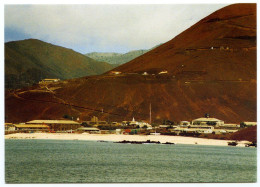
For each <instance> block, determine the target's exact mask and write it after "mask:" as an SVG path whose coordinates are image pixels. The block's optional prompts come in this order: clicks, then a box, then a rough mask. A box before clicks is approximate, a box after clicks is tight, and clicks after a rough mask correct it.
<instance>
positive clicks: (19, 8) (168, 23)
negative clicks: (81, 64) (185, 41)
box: [5, 4, 225, 52]
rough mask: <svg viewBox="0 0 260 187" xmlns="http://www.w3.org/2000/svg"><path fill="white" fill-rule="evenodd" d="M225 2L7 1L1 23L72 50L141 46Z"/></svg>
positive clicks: (167, 37) (163, 39)
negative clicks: (110, 3) (142, 3)
mask: <svg viewBox="0 0 260 187" xmlns="http://www.w3.org/2000/svg"><path fill="white" fill-rule="evenodd" d="M224 6H225V5H220V4H216V5H213V4H211V5H198V4H196V5H187V4H186V5H173V4H171V5H6V6H5V27H7V28H13V29H15V30H18V31H21V32H24V33H26V34H28V35H30V36H31V37H32V38H38V39H41V40H44V41H46V42H51V43H55V44H58V45H62V46H64V47H70V48H73V47H74V48H75V50H82V51H84V50H91V47H90V46H93V51H101V50H105V51H109V49H110V48H111V47H115V46H116V47H117V48H122V50H130V49H141V48H150V47H153V46H155V45H157V44H159V43H162V42H166V41H168V40H170V39H172V38H173V37H174V36H176V35H178V34H179V33H180V32H182V31H183V30H185V29H187V28H188V27H190V26H191V25H193V24H195V23H196V22H197V21H199V20H200V19H202V18H204V17H205V16H207V15H209V14H210V13H212V12H214V11H215V10H217V9H219V8H222V7H224ZM77 46H81V49H78V48H79V47H77ZM84 46H86V47H84ZM116 47H115V48H116ZM85 52H89V51H85ZM125 52H126V51H125Z"/></svg>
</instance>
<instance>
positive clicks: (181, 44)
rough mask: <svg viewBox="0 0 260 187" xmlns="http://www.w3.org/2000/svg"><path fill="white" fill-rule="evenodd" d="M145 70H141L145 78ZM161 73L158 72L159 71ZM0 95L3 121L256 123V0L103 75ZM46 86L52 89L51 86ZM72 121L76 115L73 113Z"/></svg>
mask: <svg viewBox="0 0 260 187" xmlns="http://www.w3.org/2000/svg"><path fill="white" fill-rule="evenodd" d="M114 72H118V74H115V73H114ZM144 72H147V75H143V73H144ZM160 72H164V73H163V74H160ZM48 89H49V90H47V89H46V88H44V87H41V86H40V85H35V86H34V87H31V88H27V89H23V90H16V91H14V92H10V93H6V100H5V101H6V102H5V103H6V120H8V121H9V122H15V121H19V122H22V121H27V120H32V119H58V118H61V117H62V116H64V114H69V115H70V116H74V117H79V118H80V119H81V120H89V119H90V117H91V116H92V115H95V116H97V117H98V118H99V119H103V120H107V121H123V120H130V119H132V118H133V117H135V119H136V120H146V121H149V106H150V104H151V105H152V121H153V122H158V123H160V122H162V121H163V120H165V119H168V120H171V121H181V120H188V121H190V120H192V119H195V118H198V117H202V116H203V115H204V114H205V113H209V114H210V115H211V116H213V117H215V118H218V119H222V120H224V121H225V122H227V123H240V122H242V121H256V4H234V5H230V6H227V7H224V8H222V9H220V10H218V11H216V12H214V13H212V14H211V15H209V16H207V17H206V18H204V19H202V20H201V21H199V22H198V23H196V24H195V25H193V26H192V27H190V28H189V29H187V30H186V31H184V32H182V33H181V34H179V35H178V36H176V37H175V38H173V39H172V40H170V41H169V42H166V43H165V44H162V45H160V46H159V47H157V48H155V49H153V50H151V51H149V52H147V53H145V54H144V55H142V56H139V57H137V58H135V59H133V60H132V61H130V62H128V63H126V64H123V65H121V66H119V67H117V68H115V69H113V70H111V71H109V72H106V73H105V74H103V75H99V76H87V77H82V78H78V79H72V80H67V81H62V82H59V83H56V84H51V85H48ZM50 90H51V91H50ZM74 119H75V118H74Z"/></svg>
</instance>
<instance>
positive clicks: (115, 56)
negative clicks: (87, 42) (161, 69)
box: [85, 45, 159, 66]
mask: <svg viewBox="0 0 260 187" xmlns="http://www.w3.org/2000/svg"><path fill="white" fill-rule="evenodd" d="M158 46H159V45H157V46H155V47H153V48H151V49H141V50H134V51H129V52H128V53H124V54H122V53H98V52H93V53H87V54H85V55H86V56H88V57H90V58H93V59H95V60H98V61H103V62H107V63H109V64H115V66H117V65H121V64H124V63H126V62H129V61H131V60H133V59H135V58H137V57H139V56H141V55H143V54H145V53H146V52H148V51H150V50H152V49H154V48H156V47H158Z"/></svg>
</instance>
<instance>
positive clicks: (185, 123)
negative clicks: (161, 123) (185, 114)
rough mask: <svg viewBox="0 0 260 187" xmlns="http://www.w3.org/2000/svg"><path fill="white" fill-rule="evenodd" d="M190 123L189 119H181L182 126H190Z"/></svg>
mask: <svg viewBox="0 0 260 187" xmlns="http://www.w3.org/2000/svg"><path fill="white" fill-rule="evenodd" d="M188 125H190V122H189V121H180V126H188Z"/></svg>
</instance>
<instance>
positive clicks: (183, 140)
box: [5, 133, 246, 147]
mask: <svg viewBox="0 0 260 187" xmlns="http://www.w3.org/2000/svg"><path fill="white" fill-rule="evenodd" d="M5 139H50V140H90V141H100V140H102V141H113V142H116V141H123V140H127V141H147V140H151V141H160V142H161V143H166V142H171V143H175V144H198V145H215V146H228V142H231V141H232V140H216V139H205V138H195V137H183V136H166V135H116V134H85V133H83V134H74V133H72V134H70V133H16V134H8V135H5ZM245 143H246V142H245V141H240V142H238V145H237V146H243V147H244V146H245Z"/></svg>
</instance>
